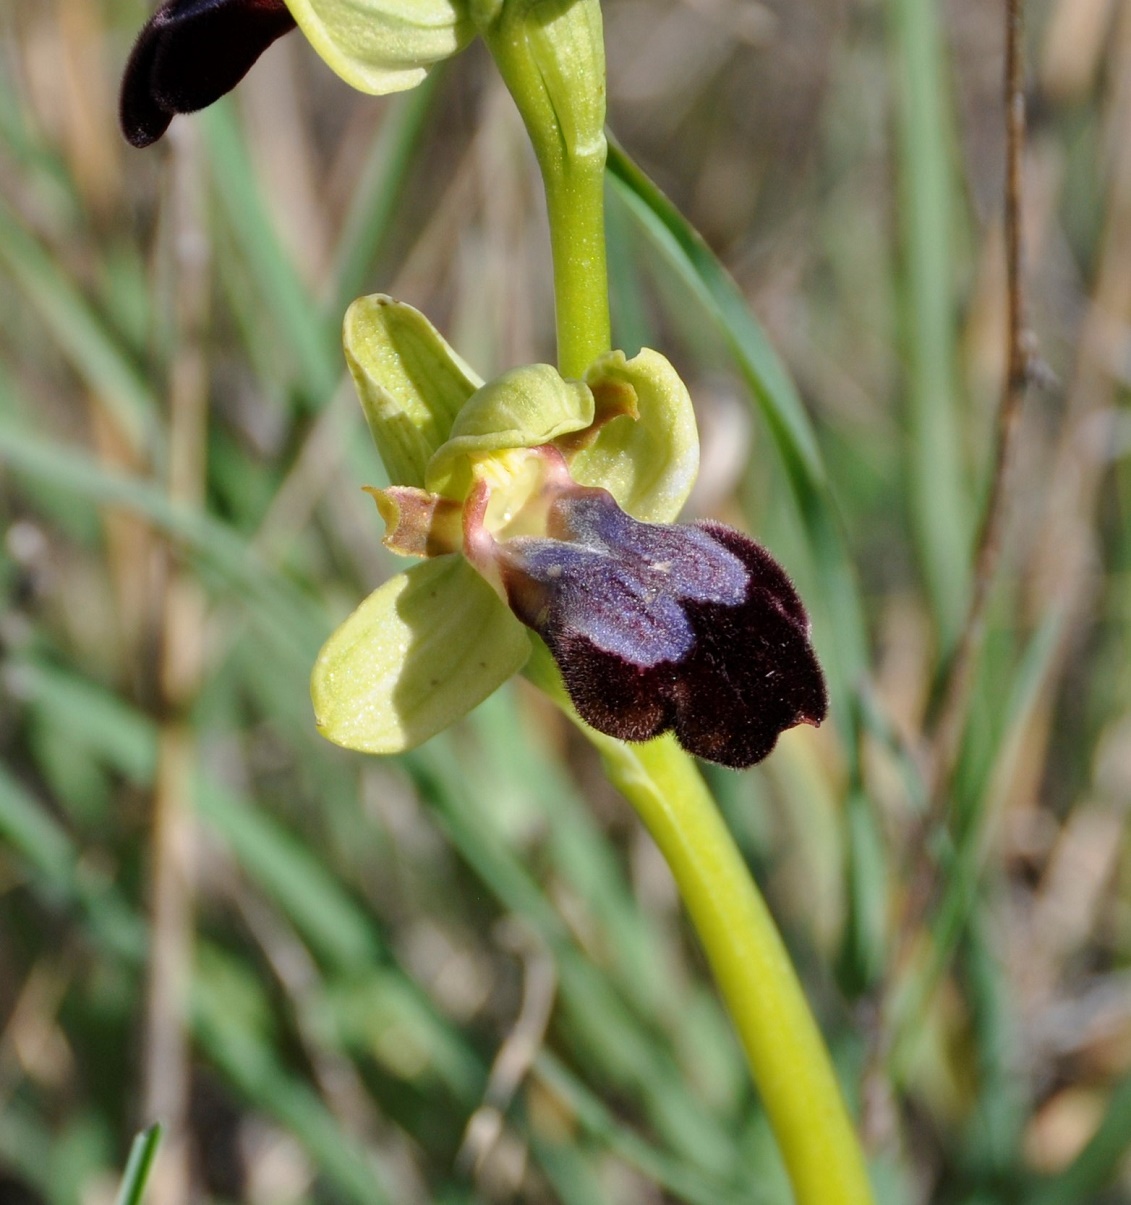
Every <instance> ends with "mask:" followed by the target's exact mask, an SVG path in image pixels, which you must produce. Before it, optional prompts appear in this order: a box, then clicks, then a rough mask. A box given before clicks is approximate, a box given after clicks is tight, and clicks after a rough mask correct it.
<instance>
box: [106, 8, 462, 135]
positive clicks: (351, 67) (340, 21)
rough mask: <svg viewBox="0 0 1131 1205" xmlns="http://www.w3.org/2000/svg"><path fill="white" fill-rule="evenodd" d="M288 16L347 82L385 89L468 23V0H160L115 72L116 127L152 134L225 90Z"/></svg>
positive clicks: (412, 74) (448, 45) (412, 80)
mask: <svg viewBox="0 0 1131 1205" xmlns="http://www.w3.org/2000/svg"><path fill="white" fill-rule="evenodd" d="M296 25H297V26H298V27H299V28H300V29H301V30H302V31H303V33H304V34H306V37H307V39H308V40H309V41H310V43H311V45H312V46H313V47H314V49H315V50H316V51H317V52H318V53H319V55H321V57H322V58H323V59H324V60H325V61H326V63H327V64H329V66H330V67H331V68H332V69H333V70H334V71H335V72H336V73H337V74H338V75H340V76H341V77H342V78H343V79H344V80H345V81H346V82H347V83H348V84H351V85H353V87H355V88H357V89H359V90H360V91H362V92H369V93H372V94H374V95H384V94H385V93H388V92H399V91H403V90H404V89H406V88H412V87H415V86H416V85H417V84H419V83H420V82H421V81H422V80H423V79H424V76H425V75H426V73H427V71H428V68H429V67H431V66H432V65H433V64H434V63H437V62H439V61H440V60H441V59H445V58H447V57H448V56H449V55H452V54H455V53H456V51H458V50H460V49H462V47H463V46H465V45H466V44H467V43H468V42H469V41H470V40H471V38H472V36H473V35H474V33H475V26H474V24H473V22H472V20H471V16H470V13H469V5H468V3H467V0H286V3H284V0H165V2H164V3H163V4H162V5H161V6H160V7H159V8H158V9H157V11H156V12H155V13H154V14H153V16H152V17H151V18H150V19H149V21H148V22H146V24H145V26H144V27H143V28H142V31H141V33H140V34H139V35H138V39H137V42H136V44H135V46H134V49H133V53H132V54H131V55H130V59H129V62H128V64H127V65H126V70H125V73H124V75H123V77H122V91H121V105H120V118H121V125H122V132H123V133H124V134H125V136H126V139H127V140H128V141H129V142H131V143H132V144H133V145H134V146H137V147H143V146H148V145H149V144H150V143H152V142H155V141H156V140H157V139H158V138H160V137H161V135H162V134H164V133H165V131H166V130H167V129H168V128H169V123H170V122H171V121H172V119H173V117H174V116H175V115H176V114H177V113H192V112H195V111H196V110H197V109H203V108H205V107H206V106H207V105H210V104H212V102H213V101H215V100H219V98H220V97H221V96H223V95H224V94H225V93H226V92H230V91H231V90H232V89H233V88H234V87H235V86H236V84H238V83H239V82H240V80H241V79H243V77H244V76H245V75H246V74H247V72H248V71H249V70H250V69H251V67H252V65H253V64H254V63H255V61H256V59H258V58H259V56H260V55H261V54H262V53H263V52H264V51H265V50H266V49H267V47H268V46H270V45H271V44H272V42H274V41H275V40H276V39H278V38H280V37H282V35H283V34H285V33H289V32H290V31H291V30H292V29H294V28H295V27H296Z"/></svg>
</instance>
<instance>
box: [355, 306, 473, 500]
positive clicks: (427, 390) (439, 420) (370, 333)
mask: <svg viewBox="0 0 1131 1205" xmlns="http://www.w3.org/2000/svg"><path fill="white" fill-rule="evenodd" d="M342 342H343V345H344V347H345V353H346V361H347V363H348V364H349V368H350V373H351V374H352V375H353V380H354V384H355V385H356V387H357V395H358V397H359V398H360V400H361V408H362V410H363V411H364V412H365V418H366V421H367V422H368V423H369V430H370V432H371V433H372V435H373V442H374V443H375V444H376V445H377V451H378V452H379V453H380V455H381V459H382V461H383V462H384V464H385V468H386V470H387V471H388V474H389V480H390V481H392V482H393V483H394V484H396V485H411V486H416V487H417V488H420V487H422V486H423V485H424V477H425V468H426V466H427V464H428V462H429V460H431V458H432V456H433V454H434V453H435V452H436V449H437V448H439V447H440V446H441V445H442V444H443V443H444V442H445V441H446V440H447V438H448V436H449V434H450V432H451V429H452V424H453V423H454V422H455V420H456V416H457V415H458V414H459V412H460V409H461V408H462V407H463V405H464V403H465V402H466V401H467V400H468V398H470V397H471V396H472V394H474V393H475V391H476V390H477V389H478V388H479V387H480V385H482V383H483V382H482V381H481V380H480V379H479V377H478V376H476V374H475V373H474V372H473V371H472V369H470V368H469V367H468V366H467V365H466V364H465V363H464V362H463V360H462V359H460V357H459V356H458V355H457V354H456V352H454V351H453V350H452V349H451V348H450V347H449V346H448V344H447V342H446V340H445V339H444V337H443V336H442V335H441V334H440V332H439V331H438V330H437V329H436V328H435V327H434V326H433V325H432V323H431V322H429V321H428V319H427V318H425V317H424V315H423V314H422V313H421V312H420V311H419V310H416V309H413V307H412V306H410V305H405V304H404V303H403V302H400V301H394V300H393V299H392V298H391V297H386V296H384V295H383V294H381V293H375V294H373V295H372V296H370V297H361V298H358V300H357V301H355V302H354V303H353V304H352V305H351V306H350V307H349V309H348V310H347V311H346V317H345V322H344V325H343V331H342Z"/></svg>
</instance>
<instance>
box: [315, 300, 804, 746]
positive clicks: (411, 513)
mask: <svg viewBox="0 0 1131 1205" xmlns="http://www.w3.org/2000/svg"><path fill="white" fill-rule="evenodd" d="M359 304H360V305H361V306H363V307H368V308H367V309H365V311H364V312H365V313H366V315H367V317H366V321H364V322H359V321H357V320H356V319H355V321H353V322H352V323H351V322H350V321H347V350H349V349H350V348H351V347H352V349H353V353H354V354H353V355H352V356H351V366H352V367H353V368H354V372H355V379H357V380H358V384H359V389H360V391H361V393H362V397H363V404H364V405H365V407H366V411H367V416H368V417H369V419H370V425H371V429H372V430H373V433H374V437H375V439H376V440H377V443H378V447H379V449H380V450H381V451H382V454H383V456H385V458H386V462H387V464H386V467H387V468H388V469H389V472H390V476H391V477H394V478H396V477H398V476H400V477H401V480H402V481H403V484H397V485H394V486H392V487H390V488H389V489H387V490H384V491H373V492H374V495H375V497H376V498H377V501H378V505H379V508H380V510H381V513H382V515H383V516H384V518H385V520H386V523H387V526H388V532H387V535H386V544H387V545H388V546H389V547H390V548H391V549H392V550H393V551H395V552H399V553H401V554H404V555H411V556H416V557H424V558H426V559H425V560H424V562H423V564H422V565H420V566H418V567H417V568H416V569H412V570H410V571H409V574H408V576H409V577H411V576H412V575H413V574H418V573H420V572H422V571H425V572H426V571H427V567H428V566H429V565H431V564H434V565H437V566H442V567H443V574H444V578H445V581H444V584H443V585H442V586H437V588H436V589H433V590H432V592H431V595H430V600H431V605H432V606H433V607H434V608H436V609H437V610H439V608H440V607H441V606H442V603H441V602H440V600H439V597H438V595H439V594H443V593H445V592H446V595H447V605H448V607H449V608H450V613H451V616H452V617H453V618H454V621H455V622H456V623H459V622H460V620H459V615H460V614H461V612H462V613H465V614H471V613H472V612H474V614H475V615H476V616H477V617H478V618H477V619H476V621H475V623H474V624H472V623H468V624H466V625H465V626H464V627H463V628H462V629H461V630H460V632H459V633H458V634H457V633H456V632H454V631H453V632H452V634H451V637H450V639H449V640H447V641H446V642H445V646H444V647H443V648H437V643H436V641H435V639H434V638H433V637H432V636H431V634H427V636H421V638H422V639H431V644H430V645H429V655H428V657H427V658H424V661H425V662H427V663H426V664H422V665H414V664H413V655H412V639H413V633H412V632H411V631H409V630H408V629H407V628H406V630H405V633H404V642H403V643H404V647H403V649H401V654H402V656H403V662H402V664H401V665H400V666H396V665H391V664H386V662H387V661H388V656H387V649H386V648H385V644H386V643H387V642H388V640H389V637H388V634H387V633H388V631H389V630H390V628H389V627H388V625H394V626H395V625H397V624H401V623H403V622H404V615H403V614H402V613H401V611H402V610H403V608H401V609H398V603H399V601H400V599H401V597H402V594H401V591H403V589H404V587H400V586H397V585H396V584H395V582H394V583H393V584H390V585H387V586H385V587H382V588H381V590H378V591H377V592H376V593H375V594H374V595H373V596H371V598H370V600H367V602H366V603H365V604H363V605H362V607H361V608H359V610H358V612H356V613H355V616H353V617H351V618H350V619H349V620H347V621H346V623H345V624H344V625H343V627H342V629H340V630H339V633H338V634H336V635H335V636H334V637H333V638H331V641H330V642H329V643H328V645H327V648H326V650H325V651H324V653H323V657H322V658H321V659H320V664H319V668H317V669H316V670H315V674H314V697H315V707H316V712H317V713H318V715H319V720H320V725H321V727H322V728H323V731H324V732H325V734H326V735H327V736H329V738H330V739H331V740H337V741H338V742H339V743H342V744H346V745H349V746H351V747H355V748H367V749H369V750H370V751H392V748H395V747H409V745H410V744H412V743H418V741H419V739H426V738H427V736H428V735H431V731H433V730H434V729H433V728H432V727H431V726H430V725H429V724H427V723H424V724H420V725H416V726H415V728H414V727H413V725H412V724H411V723H408V722H406V724H404V725H402V727H401V728H397V727H396V722H395V721H396V719H398V718H400V717H397V716H396V713H397V711H398V706H399V704H398V699H397V694H398V691H400V694H401V697H402V699H407V698H408V697H409V696H411V697H412V698H413V700H414V703H413V705H414V706H415V707H417V708H421V707H422V706H424V707H426V706H427V693H428V692H427V687H426V686H425V685H423V684H424V682H425V680H426V679H427V677H428V675H430V674H432V673H433V672H434V671H435V669H436V667H437V665H438V664H439V662H440V661H442V660H443V658H444V657H446V656H452V657H455V656H456V654H457V653H458V658H459V659H458V662H456V663H455V665H456V672H457V673H462V672H463V670H464V668H465V667H466V665H467V663H468V660H469V658H470V657H471V656H472V653H471V651H470V650H471V648H472V647H474V646H475V641H476V632H477V630H478V627H479V626H481V625H484V624H487V625H489V626H490V628H491V630H492V632H493V633H494V635H493V639H495V640H496V641H498V642H499V643H500V644H501V645H505V647H506V649H507V651H508V656H509V657H510V658H511V659H512V661H517V662H518V664H513V663H509V664H508V663H505V661H504V659H503V658H501V657H500V658H498V659H497V661H496V660H495V659H492V657H491V651H490V650H489V649H487V648H485V647H484V658H485V660H484V662H483V669H484V673H483V675H482V677H481V678H480V679H479V681H478V682H477V683H475V684H474V686H475V687H476V688H475V689H471V690H470V692H469V694H468V697H467V699H466V705H465V707H464V709H465V710H467V709H470V707H471V706H473V705H474V704H475V703H476V702H478V701H479V700H480V699H481V698H482V697H484V695H485V694H486V693H489V692H490V690H493V689H494V688H495V686H497V685H498V684H499V682H500V681H501V680H503V679H504V678H505V677H507V676H509V675H510V674H511V673H513V672H515V670H516V669H517V668H519V665H520V664H521V661H522V660H524V659H525V658H524V656H523V654H522V651H521V650H522V643H521V641H522V639H523V638H522V637H521V632H522V630H523V629H522V628H520V627H518V625H517V624H516V623H514V620H509V621H508V620H507V619H506V617H507V616H513V617H515V618H516V619H517V621H519V622H520V623H521V624H522V625H524V626H525V628H526V629H529V630H531V631H533V632H535V633H537V635H538V636H539V637H540V638H541V639H542V640H543V641H545V643H546V646H547V647H548V648H549V650H550V652H551V653H552V654H553V656H554V659H555V660H556V662H557V664H558V667H559V669H560V671H561V674H562V679H563V681H564V683H565V686H566V689H567V691H568V692H569V695H570V698H571V701H572V702H573V704H574V706H575V707H576V709H577V711H578V714H579V715H580V716H581V717H582V719H584V720H585V721H586V722H587V723H589V724H591V725H592V726H593V727H595V728H597V729H598V730H599V731H601V732H604V733H606V734H607V735H610V736H614V737H618V738H620V739H623V740H629V741H637V740H647V739H650V738H652V737H655V736H658V735H660V734H661V733H663V732H666V731H669V730H670V731H673V732H674V733H675V735H676V737H677V738H678V740H679V741H680V743H681V744H682V745H683V746H684V748H686V749H687V750H688V751H689V752H692V753H694V754H696V755H698V756H700V757H704V758H707V759H709V760H712V761H717V762H720V763H722V764H725V765H729V766H736V767H739V766H746V765H750V764H753V763H754V762H757V761H759V760H761V759H762V758H763V757H765V756H766V754H767V753H769V751H770V750H771V749H772V748H773V746H774V743H775V741H776V740H777V737H778V735H779V734H780V733H781V732H782V731H783V730H785V729H786V728H790V727H792V726H794V725H795V724H799V723H809V724H819V723H820V722H821V721H822V720H823V719H824V717H825V714H826V711H827V699H826V693H825V685H824V680H823V677H822V674H821V670H820V667H819V665H818V663H817V660H816V657H815V655H814V653H813V650H812V647H811V644H810V641H809V623H808V619H807V617H806V615H805V611H804V608H803V607H802V604H801V601H800V599H799V598H798V596H797V593H796V591H795V590H794V588H793V586H792V584H791V583H790V581H789V579H788V577H787V576H786V574H785V572H784V571H783V570H782V569H781V567H780V566H779V565H778V564H777V562H776V561H774V559H773V558H772V557H771V556H770V554H769V553H768V552H766V550H765V549H764V548H762V547H761V546H760V545H758V544H757V543H755V542H754V541H753V540H751V539H750V538H749V537H747V536H744V535H741V534H740V533H739V532H736V531H733V530H732V529H730V528H727V527H724V526H723V525H722V524H718V523H710V522H704V523H694V524H686V525H673V524H670V523H668V522H652V521H646V520H654V519H661V520H667V519H668V518H669V517H674V516H675V514H676V513H677V512H678V510H679V507H680V506H681V505H682V502H683V500H684V498H685V497H686V493H687V490H688V489H690V485H691V481H692V480H693V478H694V473H695V467H696V464H697V443H696V441H695V437H694V425H693V415H692V413H691V409H690V399H689V398H687V395H686V390H685V389H684V388H683V385H682V383H681V382H680V381H679V378H678V377H677V376H676V374H675V373H674V371H673V370H672V369H671V366H670V365H669V364H668V363H667V361H666V360H664V359H663V357H661V356H658V355H657V354H656V353H655V352H643V353H641V355H640V356H638V357H636V358H635V359H633V360H627V359H626V358H625V357H624V356H623V355H621V354H620V353H613V354H612V355H611V356H609V357H606V358H604V359H603V360H602V361H600V362H598V364H597V365H594V367H593V369H592V370H591V371H590V373H589V374H588V375H587V380H586V381H585V382H576V381H575V382H570V381H565V380H563V379H562V378H561V377H560V376H558V374H557V373H556V372H555V371H554V370H553V369H551V368H549V366H547V365H532V366H529V367H528V368H524V369H516V370H512V371H511V372H510V373H507V374H504V376H503V377H501V378H498V379H497V380H496V381H493V382H491V383H489V384H487V385H485V386H482V387H479V388H476V387H475V382H474V380H473V379H470V378H469V377H468V375H467V374H468V372H469V370H467V368H466V365H464V364H463V363H462V361H459V360H458V358H457V357H455V356H454V353H452V352H451V351H450V349H449V348H448V347H447V345H446V344H445V343H443V340H442V339H441V338H440V336H439V335H438V334H437V333H436V332H435V331H434V330H433V329H432V328H431V327H430V326H429V325H428V324H427V323H426V320H424V319H423V317H422V316H421V315H419V314H417V313H416V312H415V311H412V310H411V309H410V307H406V306H399V305H398V304H397V303H394V302H390V301H388V299H364V300H363V302H362V303H359ZM426 348H427V349H428V350H429V351H430V354H431V357H432V363H431V366H430V369H429V370H425V369H423V368H422V365H425V364H427V363H428V356H426V355H425V354H424V349H426ZM359 350H361V352H362V356H363V358H364V359H365V361H366V365H365V366H364V367H362V366H361V365H359V363H358V360H357V355H356V353H357V352H358V351H359ZM406 366H409V367H410V368H411V373H410V372H409V370H408V368H406ZM390 373H391V375H392V377H393V378H396V379H394V380H392V381H391V383H389V384H388V387H387V388H386V387H385V385H383V384H381V382H380V378H381V377H382V376H383V375H389V374H390ZM398 374H402V375H400V376H398ZM461 382H462V383H461ZM430 383H434V386H435V390H436V394H435V398H434V399H432V400H431V401H430V400H429V397H428V395H429V392H430V390H429V385H430ZM461 392H462V393H463V395H464V396H463V401H462V404H460V405H458V407H456V406H455V405H454V403H455V402H456V399H457V398H458V397H459V395H460V393H461ZM398 395H399V397H400V401H399V402H398V401H397V396H398ZM374 397H376V401H374V400H373V399H374ZM367 399H369V400H368V401H367ZM442 415H446V416H447V417H446V419H441V420H440V421H439V422H437V419H438V417H439V416H442ZM406 416H411V418H410V419H409V420H408V421H406ZM425 429H427V432H428V434H427V436H426V437H424V440H423V444H424V445H426V446H427V447H430V448H433V449H434V450H433V451H432V453H431V456H430V457H429V458H428V459H427V463H426V464H425V463H424V461H423V459H422V455H421V453H422V451H423V446H409V445H406V444H405V442H404V441H405V440H406V438H407V439H409V440H410V443H411V442H412V441H414V440H416V439H417V438H418V437H419V436H420V433H421V432H422V431H424V430H425ZM413 432H415V433H416V435H413V434H412V433H413ZM437 441H442V442H437ZM606 484H607V485H608V487H609V488H606ZM631 510H635V511H636V517H634V515H633V514H632V513H629V512H630V511H631ZM457 558H458V560H457ZM459 565H462V566H463V568H462V569H461V568H459ZM474 582H478V583H480V584H479V586H478V587H473V586H472V583H474ZM483 584H486V585H487V586H488V587H489V588H490V591H491V593H490V595H484V594H483V593H482V586H483ZM382 591H386V592H387V593H388V597H382ZM444 614H445V616H447V615H448V612H444ZM512 625H513V626H512ZM367 647H369V648H370V649H378V650H379V656H377V658H376V660H379V661H381V663H382V665H381V669H380V672H374V665H372V664H370V663H369V661H368V660H367V653H366V650H367ZM526 647H527V648H529V640H528V638H526ZM331 679H332V681H331ZM496 679H497V680H496ZM434 680H435V681H436V685H435V687H434V688H433V690H434V693H435V696H436V698H437V700H440V701H443V700H444V698H445V692H446V691H447V690H448V687H447V684H446V683H444V682H443V681H441V680H440V679H439V678H435V679H434ZM351 682H352V684H353V685H351ZM354 687H356V689H355V688H354ZM483 688H485V689H483ZM480 690H482V693H480ZM422 700H423V704H422ZM458 710H459V708H458V707H456V708H454V709H453V708H452V707H450V706H448V705H447V704H446V703H445V705H444V706H442V707H440V708H439V709H438V714H440V715H441V716H442V717H443V718H444V720H445V722H450V720H451V718H452V714H453V711H457V712H458ZM390 714H392V715H393V718H394V722H393V729H394V735H393V738H392V739H391V740H390V741H388V742H387V744H386V743H384V742H386V738H385V736H384V735H382V731H381V730H382V725H385V724H388V723H389V717H390ZM358 716H363V717H371V721H372V722H369V721H366V722H359V721H358ZM407 729H412V731H411V732H408V733H407V736H406V730H407Z"/></svg>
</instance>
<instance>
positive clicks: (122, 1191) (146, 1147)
mask: <svg viewBox="0 0 1131 1205" xmlns="http://www.w3.org/2000/svg"><path fill="white" fill-rule="evenodd" d="M160 1142H161V1126H160V1125H158V1124H156V1123H154V1124H153V1125H151V1126H150V1127H149V1129H148V1130H143V1131H142V1132H141V1133H140V1134H138V1136H137V1137H136V1138H135V1139H134V1141H133V1146H131V1147H130V1157H129V1161H128V1162H127V1163H126V1170H125V1172H124V1173H123V1174H122V1186H121V1188H119V1189H118V1196H117V1201H116V1205H141V1198H142V1194H143V1193H144V1192H145V1184H146V1181H147V1180H148V1179H149V1173H150V1171H151V1169H152V1168H153V1161H154V1159H156V1158H157V1147H158V1146H159V1145H160Z"/></svg>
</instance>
